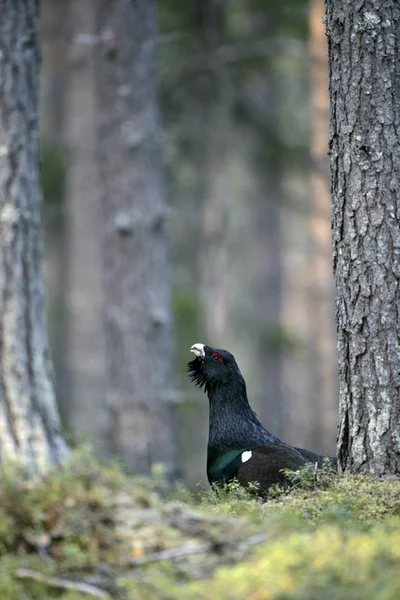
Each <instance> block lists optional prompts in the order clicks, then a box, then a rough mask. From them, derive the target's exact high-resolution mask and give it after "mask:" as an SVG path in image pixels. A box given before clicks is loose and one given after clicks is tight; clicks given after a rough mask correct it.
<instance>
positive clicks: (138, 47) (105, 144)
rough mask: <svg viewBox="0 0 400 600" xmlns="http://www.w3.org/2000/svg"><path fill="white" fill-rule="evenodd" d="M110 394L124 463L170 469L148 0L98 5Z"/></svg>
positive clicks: (166, 320)
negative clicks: (157, 465)
mask: <svg viewBox="0 0 400 600" xmlns="http://www.w3.org/2000/svg"><path fill="white" fill-rule="evenodd" d="M97 24H98V36H99V38H98V40H99V43H98V45H97V46H96V49H95V59H96V62H95V66H96V79H97V90H98V101H99V114H98V132H97V133H98V160H99V166H100V171H101V182H102V192H103V193H102V200H103V221H104V223H103V227H104V231H103V234H104V235H103V261H104V262H103V269H104V285H105V320H106V354H107V370H106V374H107V396H108V404H109V408H110V410H111V411H113V414H114V427H113V431H112V432H111V435H112V439H113V446H114V450H115V451H116V452H118V453H119V454H121V455H122V457H123V458H124V460H125V461H126V463H127V464H128V466H129V468H130V469H133V470H135V471H141V472H148V471H149V469H150V468H151V464H152V463H154V462H161V463H163V464H164V466H165V468H166V472H167V475H169V476H172V475H174V474H176V470H177V463H176V436H175V431H174V429H175V428H174V423H173V415H172V406H171V403H170V400H171V398H172V393H173V388H174V378H173V368H172V367H173V358H174V352H173V350H174V348H173V335H172V317H171V307H170V295H171V273H170V265H169V257H168V237H167V231H166V222H167V206H166V200H165V193H164V191H165V190H164V179H163V169H162V164H161V155H160V117H159V111H158V105H157V87H156V81H157V75H156V54H155V50H156V48H155V42H156V15H155V3H154V2H152V1H150V0H136V2H132V1H131V0H115V1H114V2H113V3H110V2H107V1H106V0H103V1H99V2H97Z"/></svg>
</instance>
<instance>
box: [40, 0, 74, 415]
mask: <svg viewBox="0 0 400 600" xmlns="http://www.w3.org/2000/svg"><path fill="white" fill-rule="evenodd" d="M68 12H69V11H68V5H67V4H66V3H65V2H63V1H61V0H57V1H54V0H42V4H41V20H40V22H41V25H40V34H41V40H42V55H43V59H42V76H41V90H40V91H41V93H40V139H41V179H42V190H43V200H44V214H43V218H44V233H45V248H46V252H45V257H44V258H45V279H46V289H47V298H48V319H47V320H48V327H49V338H50V348H51V354H52V358H53V364H54V371H55V389H56V397H57V401H58V406H59V410H60V413H61V418H62V420H63V421H64V422H65V417H66V414H67V413H68V406H69V401H70V393H69V390H70V387H69V379H68V376H67V375H68V373H67V365H66V355H67V351H68V342H67V340H68V320H67V318H66V315H67V304H66V295H67V285H66V283H67V277H66V269H67V257H68V246H67V235H66V219H65V181H66V154H67V153H66V147H65V139H64V117H65V112H66V106H65V100H66V98H67V97H68V96H67V81H68V61H67V28H68Z"/></svg>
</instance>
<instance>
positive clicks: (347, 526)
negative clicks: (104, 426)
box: [0, 449, 400, 600]
mask: <svg viewBox="0 0 400 600" xmlns="http://www.w3.org/2000/svg"><path fill="white" fill-rule="evenodd" d="M0 477H1V482H2V483H1V486H0V598H1V600H21V599H23V600H38V599H39V598H40V599H46V598H49V599H50V598H62V599H63V600H78V598H79V599H84V598H93V597H94V598H96V597H97V598H122V599H127V600H128V599H132V600H133V599H134V600H152V599H157V600H158V599H160V600H167V599H168V600H177V599H179V600H209V599H211V598H212V599H215V600H300V599H301V600H305V599H307V600H328V599H329V600H339V599H340V600H343V599H346V600H348V599H354V600H355V599H361V598H362V599H363V600H398V599H399V598H400V481H399V480H383V479H376V478H372V477H367V476H354V475H337V474H335V473H333V472H332V471H331V470H330V467H329V466H328V465H325V466H324V467H323V468H322V469H319V470H315V468H314V467H313V466H312V465H309V466H307V467H306V468H304V469H303V470H302V471H301V472H299V473H297V474H295V475H293V482H294V483H293V487H292V489H291V490H288V491H283V490H279V489H278V488H276V489H273V490H272V491H271V494H270V497H269V498H268V499H267V501H263V500H261V499H260V498H257V496H255V495H254V494H250V493H249V492H247V491H245V490H243V488H240V487H239V486H238V485H236V484H235V483H232V484H230V485H229V486H228V487H227V488H225V489H224V490H220V491H214V490H211V489H210V490H206V491H203V492H202V493H201V494H200V495H198V496H193V495H191V494H189V493H188V492H187V491H185V490H184V489H178V490H177V489H176V488H173V489H172V488H170V487H169V486H168V485H167V484H166V483H165V482H164V481H163V480H162V477H161V476H160V474H158V475H157V473H155V474H154V477H153V478H147V479H146V478H139V477H132V476H127V475H125V474H124V473H123V471H122V469H121V468H119V467H118V465H107V466H105V465H102V464H100V463H99V462H97V461H96V459H95V458H94V457H93V455H92V454H91V453H90V451H88V450H87V449H81V450H78V451H76V452H75V454H74V457H73V459H72V460H71V461H70V462H68V463H67V464H65V465H64V466H63V467H62V468H59V469H57V470H54V471H52V472H51V473H50V474H49V475H47V476H46V477H43V478H37V479H36V480H35V481H32V480H31V481H29V482H28V480H27V477H26V473H24V471H23V470H21V469H18V468H16V467H15V466H8V467H5V468H3V470H2V472H1V474H0Z"/></svg>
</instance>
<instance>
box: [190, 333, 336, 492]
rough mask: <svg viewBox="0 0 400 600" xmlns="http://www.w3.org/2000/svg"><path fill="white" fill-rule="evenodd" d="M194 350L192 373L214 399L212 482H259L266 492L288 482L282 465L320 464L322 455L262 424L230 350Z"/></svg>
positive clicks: (198, 346)
mask: <svg viewBox="0 0 400 600" xmlns="http://www.w3.org/2000/svg"><path fill="white" fill-rule="evenodd" d="M191 352H193V353H194V354H195V355H196V358H195V359H194V360H192V361H190V362H189V364H188V373H189V377H190V379H191V380H192V381H193V382H194V383H195V384H196V385H197V386H199V387H200V388H202V389H204V391H205V392H206V394H207V395H208V399H209V403H210V422H209V440H208V448H207V476H208V480H209V482H210V484H212V483H222V482H226V481H229V480H231V479H233V478H237V479H238V481H239V482H240V483H241V484H243V485H246V484H248V483H250V482H258V483H259V485H260V490H261V491H266V490H267V489H268V488H269V487H270V486H271V485H273V484H274V483H279V484H283V485H285V483H287V480H286V479H285V476H284V475H283V473H282V469H291V470H297V469H298V468H299V467H301V466H302V465H304V464H305V463H307V462H313V463H315V462H316V463H318V465H319V466H320V465H321V463H322V461H323V459H324V458H325V457H324V456H321V455H320V454H317V453H315V452H312V451H311V450H305V449H303V448H295V447H293V446H290V445H288V444H286V443H285V442H282V441H281V440H280V439H279V438H277V437H275V436H274V435H272V434H271V433H269V431H267V430H266V429H265V428H264V427H263V426H262V425H261V423H260V422H259V420H258V419H257V416H256V414H255V413H254V412H253V411H252V409H251V407H250V405H249V402H248V399H247V391H246V383H245V380H244V379H243V376H242V374H241V372H240V369H239V367H238V365H237V363H236V360H235V358H234V356H232V354H230V353H229V352H228V351H227V350H218V349H215V348H211V347H210V346H205V345H203V344H194V345H193V346H192V349H191ZM332 461H333V462H334V459H332Z"/></svg>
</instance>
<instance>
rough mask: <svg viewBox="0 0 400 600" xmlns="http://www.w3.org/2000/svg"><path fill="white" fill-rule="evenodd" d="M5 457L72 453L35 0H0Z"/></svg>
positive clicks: (1, 416) (0, 370) (37, 464)
mask: <svg viewBox="0 0 400 600" xmlns="http://www.w3.org/2000/svg"><path fill="white" fill-rule="evenodd" d="M0 15H1V18H0V460H1V461H4V460H5V459H10V458H12V459H18V460H22V461H23V462H24V463H26V464H27V465H28V466H29V467H30V468H31V469H32V470H42V469H44V468H45V467H46V466H48V465H49V464H51V463H56V462H58V461H59V460H60V459H61V458H63V457H64V456H65V455H66V454H67V448H66V445H65V443H64V441H63V439H62V437H61V435H60V426H59V418H58V413H57V409H56V403H55V398H54V392H53V383H52V375H51V364H50V358H49V353H48V349H47V339H46V327H45V304H44V284H43V273H42V222H41V192H40V184H39V134H38V88H39V48H38V21H39V2H38V0H1V1H0Z"/></svg>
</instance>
